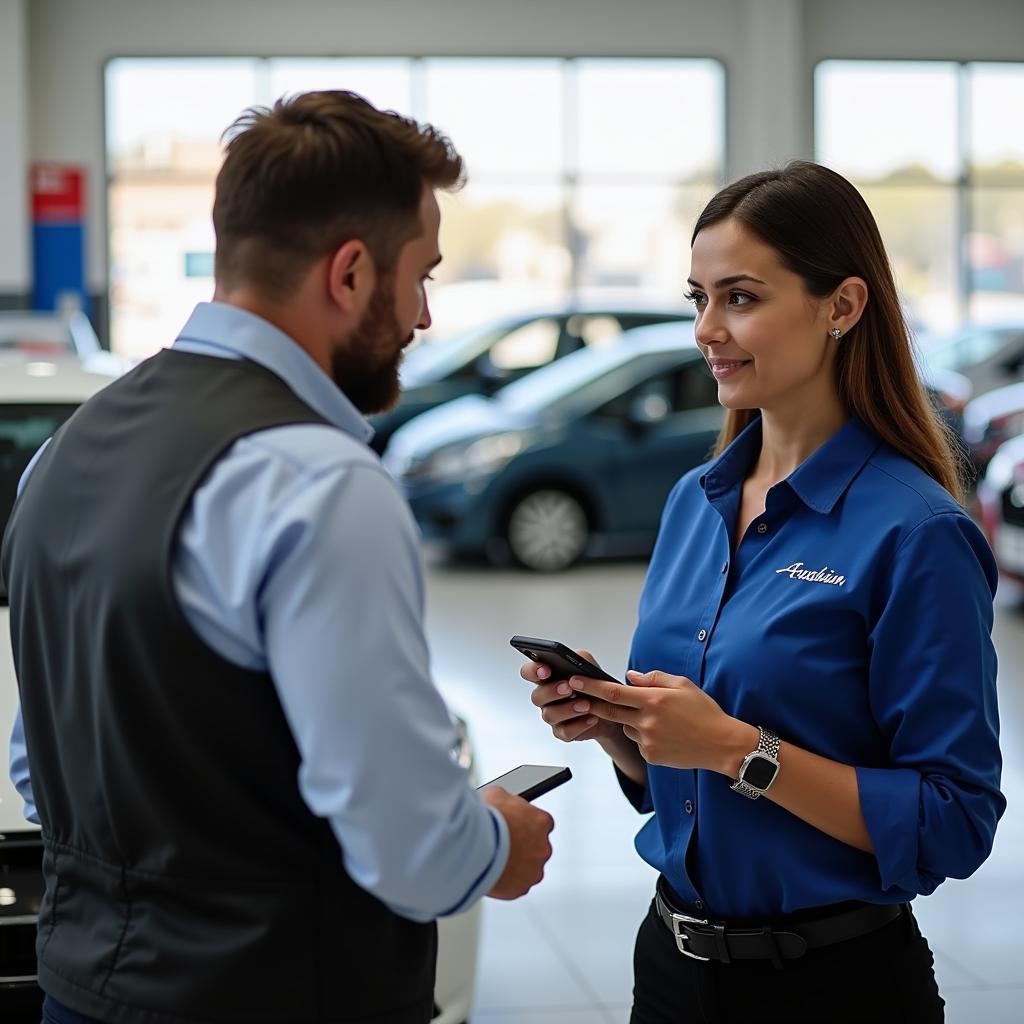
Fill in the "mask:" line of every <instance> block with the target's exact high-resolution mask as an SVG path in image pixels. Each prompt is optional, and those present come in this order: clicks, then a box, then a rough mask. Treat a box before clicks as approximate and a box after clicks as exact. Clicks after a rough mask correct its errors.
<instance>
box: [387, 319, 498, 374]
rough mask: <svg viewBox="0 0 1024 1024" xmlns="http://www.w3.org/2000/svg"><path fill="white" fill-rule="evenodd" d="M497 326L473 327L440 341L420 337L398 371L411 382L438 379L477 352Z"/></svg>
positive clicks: (492, 335) (486, 343)
mask: <svg viewBox="0 0 1024 1024" xmlns="http://www.w3.org/2000/svg"><path fill="white" fill-rule="evenodd" d="M499 333H500V329H499V328H495V327H484V328H480V327H475V328H473V329H472V330H468V331H460V332H459V333H458V334H453V335H452V336H451V337H449V338H442V339H441V340H440V341H421V342H420V343H419V344H418V345H417V346H416V347H415V348H414V349H412V350H411V351H410V352H409V353H408V354H407V355H406V357H405V360H404V363H403V366H402V372H403V374H404V375H405V376H406V377H407V378H408V380H409V381H410V382H411V383H419V382H421V381H422V382H430V381H435V380H440V379H441V378H443V377H446V376H447V375H448V374H449V373H453V372H455V371H456V370H458V369H459V368H460V367H462V366H464V365H465V364H466V363H467V362H469V361H470V360H472V359H474V358H475V357H476V356H478V355H480V354H481V353H482V352H484V350H485V349H486V348H487V347H488V344H489V343H490V341H491V339H492V337H497V336H498V334H499Z"/></svg>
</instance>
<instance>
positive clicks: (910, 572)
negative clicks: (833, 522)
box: [857, 513, 1006, 894]
mask: <svg viewBox="0 0 1024 1024" xmlns="http://www.w3.org/2000/svg"><path fill="white" fill-rule="evenodd" d="M996 579H997V571H996V568H995V564H994V561H993V558H992V554H991V552H990V551H989V548H988V545H987V544H986V542H985V539H984V537H983V536H982V535H981V532H980V531H979V530H978V529H977V527H976V526H975V525H974V523H972V522H971V521H970V519H968V518H967V517H966V516H965V515H962V514H958V513H942V514H938V515H934V516H932V517H931V518H929V519H927V520H925V521H924V522H923V523H920V524H919V525H918V526H916V527H915V528H914V529H913V530H912V531H911V532H910V534H909V535H908V536H907V537H906V538H905V540H904V541H903V542H902V544H901V545H900V547H899V549H898V551H897V553H896V555H895V557H894V559H893V567H892V573H891V577H890V585H889V588H888V592H887V593H886V594H885V595H884V598H883V605H882V610H881V613H880V615H879V617H878V619H877V621H876V622H875V624H874V628H873V629H872V631H871V635H870V643H871V668H870V679H869V699H870V702H871V709H872V713H873V715H874V717H875V720H876V722H877V723H878V726H879V729H880V730H881V731H882V733H883V735H884V736H885V738H886V740H887V742H888V744H889V754H890V756H889V763H888V764H887V765H885V766H860V767H858V768H857V783H858V786H859V792H860V803H861V809H862V811H863V814H864V819H865V822H866V824H867V827H868V832H869V833H870V835H871V839H872V842H873V844H874V848H875V855H876V857H877V860H878V869H879V874H880V876H881V883H882V887H883V889H885V890H887V891H888V890H897V889H902V890H905V891H907V892H914V893H920V894H927V893H930V892H932V891H933V890H934V889H935V888H936V887H937V886H938V885H939V884H941V882H943V881H944V880H945V879H946V878H950V877H952V878H966V877H967V876H968V875H970V874H971V873H972V872H974V871H975V870H976V869H977V868H978V866H979V865H980V864H981V863H982V862H983V861H984V860H985V858H986V857H987V856H988V855H989V852H990V851H991V849H992V841H993V838H994V835H995V829H996V823H997V822H998V820H999V818H1000V817H1001V815H1002V813H1003V811H1004V809H1005V807H1006V801H1005V799H1004V798H1003V796H1002V794H1001V792H1000V790H999V780H1000V773H1001V769H1002V759H1001V755H1000V752H999V718H998V709H997V700H996V654H995V648H994V647H993V644H992V635H991V634H992V618H993V616H992V597H993V594H994V593H995V586H996Z"/></svg>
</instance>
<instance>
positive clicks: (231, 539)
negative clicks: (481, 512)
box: [11, 303, 509, 921]
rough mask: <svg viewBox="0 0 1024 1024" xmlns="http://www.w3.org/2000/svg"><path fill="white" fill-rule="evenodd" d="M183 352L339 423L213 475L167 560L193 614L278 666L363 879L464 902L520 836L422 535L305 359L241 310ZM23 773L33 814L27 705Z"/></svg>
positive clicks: (312, 429)
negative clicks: (458, 745) (454, 716)
mask: <svg viewBox="0 0 1024 1024" xmlns="http://www.w3.org/2000/svg"><path fill="white" fill-rule="evenodd" d="M174 347H175V348H176V349H179V350H182V351H188V352H194V353H198V354H201V355H208V356H210V357H221V358H230V359H251V360H253V361H255V362H257V363H260V364H262V365H263V366H266V367H267V368H268V369H270V370H272V371H273V372H274V373H276V374H277V375H278V376H279V377H281V378H282V379H283V380H284V381H285V382H286V383H287V384H288V385H289V386H290V387H291V388H292V390H293V391H294V392H295V393H296V394H297V395H298V396H299V398H301V399H302V400H303V401H304V402H306V403H307V404H308V405H309V406H311V407H312V408H313V409H315V410H316V411H317V412H318V413H320V414H321V415H322V416H323V417H324V418H326V419H327V420H328V421H329V422H330V423H331V424H333V427H328V426H323V425H306V424H302V425H293V426H286V427H276V428H274V429H271V430H265V431H262V432H260V433H258V434H254V435H251V436H249V437H245V438H242V439H241V440H239V441H238V442H236V443H235V444H234V445H233V446H232V448H231V449H230V450H229V451H228V453H227V454H226V455H225V456H224V457H223V458H221V459H220V460H219V461H218V462H217V463H216V464H215V465H214V467H213V469H212V470H211V472H210V474H209V476H208V477H207V479H206V480H205V481H204V482H203V484H202V485H201V486H200V487H199V488H198V490H196V492H195V494H194V495H193V497H192V501H191V503H190V505H189V507H188V509H187V510H186V514H185V516H184V518H183V520H182V524H181V527H180V530H179V534H178V538H177V544H176V548H175V551H174V554H173V558H172V565H171V578H172V584H173V587H174V591H175V594H176V596H177V598H178V601H179V602H180V604H181V607H182V611H183V612H184V613H185V617H186V618H187V619H188V621H189V623H190V625H191V626H192V627H193V629H195V631H196V632H197V633H198V634H199V636H200V637H202V639H203V640H204V641H205V642H206V643H207V644H209V645H210V647H212V648H213V650H215V651H216V652H217V653H218V654H220V655H221V656H222V657H224V658H226V659H227V660H229V661H231V662H233V663H235V664H237V665H239V666H241V667H243V668H247V669H251V670H254V671H259V672H269V673H270V674H271V676H272V678H273V680H274V685H275V686H276V688H277V691H278V694H279V696H280V699H281V704H282V707H283V708H284V712H285V715H286V717H287V719H288V723H289V726H290V727H291V730H292V733H293V735H294V737H295V741H296V743H297V744H298V748H299V752H300V754H301V757H302V763H301V767H300V769H299V788H300V790H301V792H302V795H303V798H304V799H305V801H306V803H307V804H308V806H309V808H310V810H311V811H312V812H313V813H314V814H316V815H319V816H321V817H324V818H327V819H328V820H329V821H330V823H331V826H332V827H333V829H334V832H335V835H336V836H337V837H338V841H339V842H340V844H341V848H342V851H343V858H344V862H345V867H346V869H347V870H348V872H349V874H350V875H351V876H352V878H353V879H354V880H355V881H356V882H357V883H358V884H359V885H361V886H362V887H363V888H364V889H366V890H367V891H369V892H370V893H372V894H373V895H375V896H377V897H378V898H379V899H381V900H382V901H383V902H384V903H386V904H387V905H388V906H389V907H391V909H393V910H394V911H396V912H397V913H399V914H402V915H404V916H405V917H409V918H412V919H413V920H419V921H426V920H430V919H432V918H434V917H438V916H441V915H445V914H451V913H455V912H457V911H459V910H463V909H466V908H467V907H468V906H469V905H470V904H472V903H473V902H475V901H476V900H477V899H478V898H479V897H480V896H481V895H483V894H484V893H485V892H487V890H489V889H490V888H491V887H492V886H493V885H494V883H495V882H496V881H497V880H498V877H499V876H500V875H501V872H502V871H503V870H504V866H505V862H506V860H507V859H508V845H509V839H508V829H507V826H506V825H505V822H504V819H503V818H502V817H501V815H499V814H498V813H497V812H496V811H494V810H493V809H491V808H489V807H487V806H486V805H485V804H483V803H482V802H481V800H480V798H479V796H478V795H477V794H476V792H475V791H474V790H473V789H472V788H471V787H470V785H469V783H468V777H467V774H466V771H465V769H463V768H461V767H460V766H458V765H457V764H456V763H455V762H454V761H453V759H452V757H451V756H450V752H451V749H452V746H453V743H454V741H455V731H454V727H453V724H452V720H451V718H450V716H449V714H448V710H447V708H446V707H445V704H444V702H443V700H442V699H441V696H440V694H439V693H438V691H437V689H436V688H435V686H434V684H433V682H432V681H431V678H430V672H429V652H428V650H427V644H426V639H425V636H424V632H423V605H424V586H423V571H422V564H421V556H420V548H419V534H418V532H417V529H416V526H415V523H414V521H413V519H412V515H411V514H410V512H409V509H408V506H407V505H406V504H405V501H404V499H403V498H402V497H401V495H400V494H399V492H398V490H397V487H396V485H395V483H394V481H393V480H392V479H391V477H390V476H389V475H388V474H387V472H385V470H384V469H383V468H382V467H381V465H380V460H379V459H378V458H377V456H376V455H375V454H374V453H373V452H371V451H370V450H369V449H368V448H367V447H366V443H365V442H366V441H367V440H368V439H369V437H370V436H372V429H371V428H370V426H369V425H368V424H367V422H366V420H365V419H364V418H363V417H362V416H361V415H360V414H359V413H358V411H357V410H356V409H355V407H354V406H353V405H352V403H351V402H349V400H348V399H347V398H346V397H345V396H344V395H343V394H342V392H340V391H339V390H338V389H337V387H335V385H334V383H333V382H332V381H331V380H330V379H329V378H328V377H327V375H326V374H325V373H324V372H323V371H322V370H321V369H320V368H319V367H318V366H317V365H316V363H314V362H313V360H312V359H311V358H310V357H309V356H308V355H307V354H306V353H305V351H303V350H302V349H301V348H300V347H299V346H298V345H296V344H295V342H293V341H292V340H291V339H290V338H288V337H287V336H286V335H285V334H283V333H281V332H280V331H279V330H278V329H277V328H275V327H273V326H272V325H271V324H269V323H267V322H266V321H264V320H262V319H260V318H259V317H256V316H254V315H252V314H250V313H247V312H245V311H243V310H240V309H237V308H235V307H233V306H228V305H223V304H221V303H203V304H201V305H199V306H198V307H197V308H196V310H195V312H194V313H193V314H192V317H191V318H190V319H189V321H188V323H187V324H186V325H185V327H184V329H183V330H182V332H181V335H180V336H179V338H178V340H177V341H176V342H175V346H174ZM335 428H336V429H335ZM37 458H38V456H37ZM33 465H34V463H33ZM31 470H32V465H30V466H29V468H28V470H27V471H26V474H25V477H26V478H27V477H28V475H29V473H31ZM23 483H24V480H23ZM238 714H239V719H240V721H244V718H245V709H244V708H239V709H238ZM226 727H230V723H226ZM11 774H12V779H13V781H14V784H15V786H16V787H17V789H18V791H19V792H20V793H21V795H22V796H23V797H24V798H25V803H26V816H27V817H29V819H30V820H35V821H38V818H37V816H36V813H35V806H34V803H33V801H32V792H31V781H30V779H29V775H28V763H27V759H26V756H25V742H24V731H23V726H22V722H21V715H20V713H19V714H18V717H17V720H16V722H15V728H14V735H13V738H12V743H11ZM224 813H225V814H226V815H230V813H231V808H230V807H225V808H224Z"/></svg>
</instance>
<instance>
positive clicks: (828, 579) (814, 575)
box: [775, 562, 846, 587]
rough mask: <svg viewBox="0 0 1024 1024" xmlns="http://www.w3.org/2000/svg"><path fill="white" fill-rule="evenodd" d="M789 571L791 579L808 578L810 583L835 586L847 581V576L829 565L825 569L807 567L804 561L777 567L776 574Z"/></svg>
mask: <svg viewBox="0 0 1024 1024" xmlns="http://www.w3.org/2000/svg"><path fill="white" fill-rule="evenodd" d="M779 573H789V578H790V579H791V580H806V581H807V582H808V583H831V584H832V586H834V587H841V586H843V585H844V584H845V583H846V577H845V576H840V575H838V574H837V573H835V572H833V571H832V570H831V569H830V568H829V567H828V566H827V565H826V566H825V568H824V569H805V568H804V563H803V562H794V563H793V564H792V565H791V566H789V567H788V568H786V569H776V570H775V575H776V576H778V575H779Z"/></svg>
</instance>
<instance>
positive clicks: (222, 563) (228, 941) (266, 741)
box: [3, 92, 552, 1024]
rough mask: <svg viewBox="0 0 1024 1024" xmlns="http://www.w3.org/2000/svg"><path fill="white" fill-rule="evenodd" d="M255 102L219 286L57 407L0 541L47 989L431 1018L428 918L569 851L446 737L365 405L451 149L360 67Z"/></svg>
mask: <svg viewBox="0 0 1024 1024" xmlns="http://www.w3.org/2000/svg"><path fill="white" fill-rule="evenodd" d="M234 128H235V130H236V134H235V135H234V136H233V138H232V139H231V141H230V143H229V144H228V147H227V155H226V158H225V161H224V164H223V167H222V169H221V171H220V174H219V176H218V178H217V189H216V199H215V202H214V213H213V216H214V227H215V229H216V234H217V253H216V292H215V295H214V301H213V302H212V303H209V304H201V305H200V306H198V307H197V309H196V310H195V312H194V313H193V315H192V317H191V319H190V320H189V321H188V323H187V324H186V326H185V328H184V329H183V330H182V333H181V335H180V336H179V337H178V339H177V341H176V342H175V344H174V346H173V347H172V348H171V349H169V350H166V351H164V352H162V353H160V354H159V355H157V356H155V357H154V358H153V359H150V360H148V361H147V362H146V363H144V364H142V365H141V366H139V367H137V368H136V369H135V370H133V371H132V372H131V373H130V374H128V375H126V376H125V377H123V378H121V379H120V380H118V381H116V382H115V383H113V384H111V385H110V386H109V387H107V388H106V389H105V390H104V391H103V392H101V393H100V394H99V395H97V396H96V397H95V398H93V399H92V400H91V401H89V402H87V403H86V404H85V405H84V406H83V407H82V408H81V409H80V410H79V411H78V413H77V414H76V415H75V416H74V417H73V418H72V419H71V420H70V421H69V422H68V424H67V425H66V426H65V427H64V428H63V429H62V430H61V431H59V432H58V433H57V434H56V435H55V436H54V438H53V440H52V441H51V442H50V443H49V444H48V446H47V447H46V448H45V449H44V450H43V451H42V452H41V454H40V455H39V456H37V459H36V461H35V463H34V464H33V465H32V466H31V467H30V469H29V474H28V480H27V484H26V486H25V489H24V492H23V494H22V496H21V498H20V499H19V501H18V503H17V506H16V508H15V511H14V513H13V515H12V517H11V521H10V525H9V528H8V531H7V535H6V537H5V540H4V547H3V571H4V575H5V578H6V580H7V586H8V590H9V593H10V602H11V632H12V641H13V646H14V653H15V661H16V667H17V670H18V678H19V687H20V692H21V700H22V711H23V716H24V718H23V722H24V736H25V739H26V740H27V765H26V763H25V758H24V756H23V751H22V750H21V748H20V745H19V743H18V740H19V730H20V729H21V722H20V721H19V723H18V725H17V726H16V729H15V744H14V749H13V751H12V765H13V769H14V776H15V783H16V785H18V787H19V790H20V791H21V792H22V793H23V794H24V796H25V797H26V804H27V807H28V810H29V812H30V813H35V812H36V811H37V813H38V820H39V821H40V823H41V825H42V829H43V839H44V844H45V854H44V875H45V880H46V895H45V898H44V902H43V906H42V908H41V910H40V915H39V941H38V946H37V950H38V954H39V977H40V983H41V985H42V987H43V988H44V990H45V991H46V993H47V1005H46V1009H45V1013H46V1014H47V1015H48V1019H52V1020H55V1021H61V1022H64V1021H80V1020H86V1021H89V1020H99V1021H105V1022H112V1024H114V1022H116V1024H121V1022H124V1024H128V1022H132V1024H135V1022H140V1021H141V1022H145V1024H186V1022H198V1021H204V1022H208V1021H213V1020H217V1021H238V1022H240V1024H241V1022H246V1024H255V1022H285V1021H288V1022H300V1021H302V1022H305V1021H338V1022H341V1021H357V1020H358V1021H366V1022H369V1021H373V1022H375V1024H406V1022H409V1024H413V1022H415V1024H424V1022H426V1021H428V1020H429V1018H430V1015H431V1010H432V990H433V981H434V953H435V944H436V930H435V926H434V924H433V920H434V918H436V917H438V916H440V915H444V914H448V913H454V912H456V911H459V910H463V909H465V908H466V907H468V906H470V905H471V904H472V903H473V902H474V901H476V900H477V899H478V898H480V897H481V896H482V895H483V894H484V893H490V894H491V895H492V896H495V897H498V898H502V899H512V898H516V897H518V896H521V895H522V894H523V893H525V892H526V891H527V890H528V889H529V888H530V887H531V886H532V885H534V884H535V883H536V882H538V881H539V880H540V878H541V875H542V873H543V865H544V863H545V862H546V861H547V859H548V857H549V856H550V853H551V850H550V846H549V843H548V834H549V832H550V830H551V827H552V821H551V819H550V817H549V816H548V815H547V814H545V813H544V812H542V811H539V810H538V809H536V808H533V807H531V806H530V805H528V804H526V803H525V802H524V801H522V800H520V799H519V798H517V797H513V796H510V795H509V794H507V793H505V792H504V791H500V790H499V791H494V792H489V793H488V794H487V795H486V796H485V797H484V800H483V801H482V800H481V799H480V797H479V796H478V795H477V794H476V792H475V791H474V790H472V789H471V787H470V786H469V785H468V782H467V778H466V774H465V772H464V771H463V770H462V769H461V768H459V767H458V766H457V765H456V764H455V763H454V762H453V760H452V759H451V756H450V750H451V747H452V742H453V739H454V736H453V729H452V725H451V721H450V719H449V717H448V714H447V711H446V709H445V707H444V704H443V702H442V701H441V698H440V696H439V695H438V693H437V691H436V690H435V689H434V687H433V685H432V683H431V681H430V677H429V674H428V652H427V648H426V643H425V639H424V634H423V581H422V572H421V565H420V559H419V549H418V543H417V534H416V530H415V526H414V524H413V522H412V519H411V516H410V513H409V511H408V508H407V506H406V505H405V504H404V502H403V500H402V499H401V496H400V494H399V493H398V491H397V489H396V486H395V484H394V483H393V482H392V480H391V479H390V478H389V477H388V476H387V474H386V473H385V472H384V471H383V470H382V468H381V466H380V463H379V461H378V459H377V457H376V456H375V455H374V454H373V453H372V452H370V451H369V449H368V448H367V447H366V445H365V442H366V440H367V438H368V436H369V434H370V430H369V428H368V426H367V424H366V422H365V420H364V419H363V418H362V416H361V415H360V413H366V412H371V411H375V410H379V409H382V408H385V407H386V406H387V405H388V404H390V403H391V402H393V401H394V400H395V398H396V396H397V394H398V366H399V362H400V360H401V353H402V349H403V348H404V347H405V346H406V345H407V344H408V343H409V342H410V341H411V340H412V338H413V332H414V331H415V330H417V329H421V330H422V329H425V328H426V327H428V326H429V325H430V313H429V310H428V305H427V299H426V295H425V282H426V281H427V280H428V279H429V277H430V271H431V269H432V268H433V267H435V266H436V265H437V264H438V263H439V262H440V259H441V257H440V253H439V252H438V227H439V220H440V214H439V210H438V205H437V201H436V198H435V194H434V193H435V189H438V188H443V189H451V188H454V187H457V186H458V185H459V184H460V183H461V178H462V162H461V159H460V158H459V157H458V155H457V154H456V153H455V152H454V150H453V149H452V147H451V145H450V143H449V142H448V140H447V139H445V138H444V137H443V136H441V135H439V134H438V133H437V132H435V131H434V129H432V128H430V127H421V126H419V125H417V124H416V123H415V122H414V121H410V120H407V119H403V118H401V117H399V116H398V115H395V114H384V113H381V112H379V111H377V110H375V109H374V108H373V107H371V106H370V105H369V104H368V103H366V102H365V101H364V100H362V99H360V98H359V97H357V96H354V95H352V94H350V93H342V92H322V93H310V94H306V95H302V96H298V97H296V98H293V99H291V100H289V101H280V102H278V103H277V104H276V105H275V106H274V108H273V109H272V110H260V111H250V112H248V113H246V114H245V115H243V116H242V117H241V118H240V119H239V121H238V122H236V124H235V126H234ZM29 771H30V774H31V783H30V782H29V777H28V776H29ZM488 804H489V806H487V805H488Z"/></svg>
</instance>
